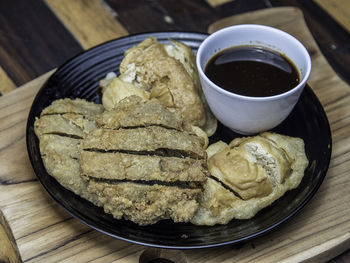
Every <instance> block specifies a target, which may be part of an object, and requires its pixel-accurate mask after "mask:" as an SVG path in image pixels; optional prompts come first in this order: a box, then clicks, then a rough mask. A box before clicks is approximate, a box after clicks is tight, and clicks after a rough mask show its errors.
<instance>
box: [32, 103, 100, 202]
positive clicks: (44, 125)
mask: <svg viewBox="0 0 350 263" xmlns="http://www.w3.org/2000/svg"><path fill="white" fill-rule="evenodd" d="M102 110H103V107H102V106H101V105H96V104H94V103H91V102H88V101H85V100H81V99H76V100H71V99H62V100H57V101H54V102H53V103H52V104H51V105H50V106H48V107H47V108H45V109H44V110H43V111H42V113H41V116H40V118H38V119H37V120H36V121H35V123H34V129H35V134H36V135H37V137H38V139H39V147H40V153H41V156H42V160H43V163H44V166H45V168H46V170H47V172H48V173H49V174H50V175H51V176H52V177H54V178H55V179H56V180H57V181H58V182H59V183H60V184H61V185H62V186H64V187H65V188H67V189H69V190H71V191H72V192H74V193H76V194H78V195H80V196H82V197H83V198H85V199H87V200H89V201H90V202H92V203H94V204H95V205H98V204H99V203H98V200H97V196H96V195H95V194H91V193H89V192H88V191H87V190H86V188H87V182H86V181H85V180H84V179H83V178H82V176H81V168H80V163H79V159H80V152H81V142H82V139H83V138H84V136H85V133H86V132H88V131H90V130H92V129H95V128H96V124H95V120H94V116H95V114H96V113H101V112H102ZM83 114H85V115H83Z"/></svg>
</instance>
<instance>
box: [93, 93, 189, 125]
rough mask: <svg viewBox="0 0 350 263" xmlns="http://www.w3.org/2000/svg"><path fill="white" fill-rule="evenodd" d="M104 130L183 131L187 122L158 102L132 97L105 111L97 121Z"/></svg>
mask: <svg viewBox="0 0 350 263" xmlns="http://www.w3.org/2000/svg"><path fill="white" fill-rule="evenodd" d="M97 124H98V125H99V126H100V127H102V128H108V129H118V128H125V127H126V128H128V127H141V126H145V127H146V126H150V125H159V126H162V127H166V128H172V129H176V130H180V131H181V130H183V129H184V128H186V127H184V126H185V122H184V120H183V118H182V117H181V115H180V114H179V113H178V112H170V111H169V110H168V109H167V108H166V107H164V106H163V105H162V104H161V103H160V102H159V101H157V100H150V101H147V100H142V99H141V98H140V97H137V96H130V97H127V98H125V99H123V100H121V101H120V102H119V103H117V104H116V105H115V107H114V108H113V109H112V110H109V111H105V112H103V113H102V114H101V117H100V118H98V119H97Z"/></svg>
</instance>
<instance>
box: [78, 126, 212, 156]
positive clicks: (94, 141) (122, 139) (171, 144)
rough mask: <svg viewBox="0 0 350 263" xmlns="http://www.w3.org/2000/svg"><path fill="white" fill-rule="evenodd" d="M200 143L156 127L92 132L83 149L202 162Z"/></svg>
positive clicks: (193, 138)
mask: <svg viewBox="0 0 350 263" xmlns="http://www.w3.org/2000/svg"><path fill="white" fill-rule="evenodd" d="M203 144H204V142H203V141H202V139H201V138H199V137H198V136H196V135H193V134H189V133H188V132H185V131H183V132H181V131H177V130H173V129H166V128H163V127H160V126H149V127H144V128H135V129H119V130H109V129H96V130H93V131H91V132H90V133H88V134H87V135H86V138H85V140H84V143H83V149H98V150H103V151H129V152H130V151H132V152H150V153H153V152H157V151H158V152H161V151H164V152H172V154H177V153H178V154H180V155H185V156H192V157H195V158H205V157H206V152H205V150H204V148H203Z"/></svg>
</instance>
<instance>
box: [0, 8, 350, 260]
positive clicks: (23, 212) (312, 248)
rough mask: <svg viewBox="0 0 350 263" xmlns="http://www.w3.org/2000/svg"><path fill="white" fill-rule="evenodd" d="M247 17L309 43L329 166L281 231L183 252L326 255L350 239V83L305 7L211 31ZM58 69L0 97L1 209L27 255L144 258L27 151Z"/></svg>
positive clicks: (193, 255)
mask: <svg viewBox="0 0 350 263" xmlns="http://www.w3.org/2000/svg"><path fill="white" fill-rule="evenodd" d="M242 23H258V24H267V25H272V26H275V27H278V28H281V29H283V30H285V31H287V32H290V33H291V34H293V35H295V36H296V37H297V38H298V39H300V40H301V41H302V42H303V43H304V44H305V46H306V47H307V48H308V50H309V52H310V54H311V56H312V62H313V70H312V75H311V77H310V81H309V84H310V86H311V87H312V89H313V90H314V92H315V93H316V95H317V96H318V98H319V99H320V101H321V103H322V104H323V106H324V108H325V111H326V113H327V115H328V118H329V121H330V124H331V129H332V136H333V154H332V160H331V163H330V169H329V171H328V173H327V176H326V178H325V180H324V182H323V184H322V186H321V188H320V189H319V191H318V192H317V194H316V195H315V197H314V198H313V199H312V200H311V201H310V202H309V203H308V204H307V205H306V207H304V208H303V209H302V211H301V212H299V213H298V214H297V215H296V216H295V217H293V218H292V219H291V220H289V221H287V222H286V223H285V224H283V225H282V226H281V227H279V228H278V229H277V231H274V232H272V233H270V234H267V235H265V236H263V237H260V238H257V239H254V240H252V241H250V242H249V243H247V244H245V245H244V246H242V247H239V248H238V247H233V246H225V247H219V248H212V249H201V250H187V251H184V252H183V254H184V255H185V257H186V258H187V261H188V262H282V261H283V262H302V261H315V262H320V261H326V260H327V259H330V258H333V257H334V256H336V255H338V254H340V253H341V252H343V251H345V250H346V249H348V248H349V247H350V205H349V202H350V191H349V188H350V137H349V134H350V87H349V86H348V85H346V83H344V82H343V81H342V80H341V79H340V78H339V77H338V76H337V75H336V74H335V73H334V71H333V70H332V68H331V67H330V66H329V65H328V64H327V61H326V60H325V58H324V57H323V56H322V54H321V52H320V50H319V49H318V47H317V45H316V44H315V42H314V40H313V38H312V36H311V34H310V33H309V31H308V29H307V27H306V25H305V22H304V20H303V17H302V14H301V12H300V11H299V10H298V9H295V8H274V9H265V10H261V11H256V12H251V13H247V14H242V15H238V16H234V17H231V18H227V19H225V20H221V21H218V22H217V23H215V24H214V25H212V26H211V27H210V28H209V31H210V32H213V31H215V30H216V29H218V28H221V27H223V26H227V25H231V24H242ZM51 73H52V72H50V73H47V74H46V75H44V76H42V77H40V78H38V79H36V80H33V81H31V82H29V83H28V84H26V85H24V86H23V87H20V88H18V89H16V90H15V91H13V92H11V93H9V94H7V95H5V96H3V97H1V98H0V120H1V121H0V209H1V211H2V213H3V215H4V217H5V219H6V221H7V223H8V226H9V227H10V229H11V231H12V234H13V237H14V239H15V241H16V243H17V246H18V251H19V254H20V256H21V258H22V260H23V261H24V262H57V261H59V262H87V261H89V262H138V259H139V257H140V255H141V253H142V252H143V251H144V250H145V249H146V247H143V246H140V245H132V244H129V243H127V242H124V241H119V240H117V239H113V238H111V237H109V236H106V235H104V234H101V233H99V232H97V231H95V230H92V229H91V228H89V227H88V226H86V225H84V224H83V223H81V222H80V221H78V220H76V219H74V218H72V217H71V216H70V215H69V214H68V213H67V212H66V211H64V210H63V209H62V208H61V207H60V206H59V205H58V204H56V203H55V202H54V201H53V200H52V199H51V197H50V196H49V195H48V194H47V193H46V192H45V190H44V188H43V187H42V186H41V185H40V183H39V182H38V180H37V179H36V177H35V174H34V173H33V170H32V168H31V165H30V162H29V159H28V156H27V152H26V142H25V127H26V119H27V115H28V112H29V108H30V106H31V103H32V101H33V98H34V96H35V94H36V92H37V91H38V89H39V88H40V86H41V85H42V84H43V83H44V81H45V80H46V79H47V78H48V77H49V76H50V74H51ZM315 132H317V131H315ZM162 255H164V253H163V254H162Z"/></svg>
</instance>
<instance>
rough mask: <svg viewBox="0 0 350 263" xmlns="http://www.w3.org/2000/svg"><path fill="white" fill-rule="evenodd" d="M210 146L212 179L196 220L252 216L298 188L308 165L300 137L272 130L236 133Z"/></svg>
mask: <svg viewBox="0 0 350 263" xmlns="http://www.w3.org/2000/svg"><path fill="white" fill-rule="evenodd" d="M207 150H208V155H209V156H210V158H209V160H208V168H209V172H210V174H211V176H212V177H213V179H208V180H207V182H206V184H205V186H204V191H203V193H202V194H201V197H200V206H199V209H198V212H197V213H196V215H195V216H194V218H193V219H192V220H191V222H192V223H194V224H197V225H215V224H226V223H228V222H229V221H231V220H232V219H234V218H235V219H249V218H251V217H253V216H254V215H255V214H256V213H257V212H258V211H260V210H261V209H263V208H264V207H266V206H268V205H270V204H272V203H273V202H274V201H275V200H277V199H278V198H280V197H281V196H283V195H284V193H285V192H286V191H288V190H291V189H294V188H296V187H297V186H298V185H299V184H300V182H301V180H302V178H303V175H304V170H305V169H306V167H307V165H308V160H307V157H306V154H305V149H304V142H303V140H302V139H300V138H293V137H289V136H285V135H280V134H276V133H271V132H265V133H262V134H260V135H258V136H254V137H245V138H238V139H235V140H233V141H232V142H231V143H230V144H229V145H225V144H224V143H223V142H219V143H218V145H215V144H213V145H212V146H209V147H208V149H207ZM215 151H216V152H215ZM239 159H241V160H239ZM238 160H239V161H238Z"/></svg>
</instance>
